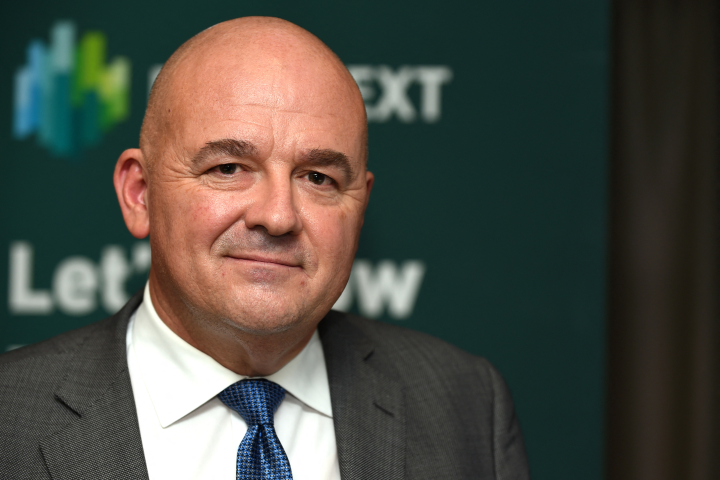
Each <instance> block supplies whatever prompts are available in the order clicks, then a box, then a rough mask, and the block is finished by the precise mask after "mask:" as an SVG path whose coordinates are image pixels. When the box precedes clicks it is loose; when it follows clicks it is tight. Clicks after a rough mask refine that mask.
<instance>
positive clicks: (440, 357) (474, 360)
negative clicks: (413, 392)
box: [321, 311, 502, 391]
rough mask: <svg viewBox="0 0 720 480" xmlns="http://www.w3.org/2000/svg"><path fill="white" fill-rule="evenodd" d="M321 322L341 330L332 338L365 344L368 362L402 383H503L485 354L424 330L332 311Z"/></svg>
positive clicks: (487, 384)
mask: <svg viewBox="0 0 720 480" xmlns="http://www.w3.org/2000/svg"><path fill="white" fill-rule="evenodd" d="M323 323H326V324H327V325H325V326H324V327H323V329H324V330H326V331H327V330H333V329H334V330H340V331H342V332H343V333H344V335H338V334H335V335H333V340H334V341H345V342H348V343H355V344H356V345H357V344H358V343H359V342H363V343H366V344H367V345H368V347H367V348H368V351H369V352H371V353H369V354H368V355H369V356H370V357H371V358H370V359H369V360H370V363H372V364H373V365H374V366H375V367H376V368H377V369H378V370H381V371H382V372H383V373H385V374H387V375H390V376H393V377H395V378H396V379H399V380H400V381H401V383H404V384H407V383H413V384H425V385H427V384H428V382H429V383H435V382H439V383H442V384H447V383H448V382H451V383H454V382H455V381H468V380H471V381H472V382H473V383H475V384H477V385H479V386H481V387H482V388H483V389H484V390H485V391H487V389H488V387H490V388H491V387H492V385H493V384H496V383H498V382H502V378H501V376H500V374H499V373H498V372H497V370H496V369H495V367H494V366H493V365H492V364H491V363H490V362H489V361H488V360H487V359H485V358H484V357H480V356H477V355H473V354H471V353H468V352H466V351H464V350H462V349H460V348H458V347H456V346H454V345H451V344H449V343H447V342H445V341H443V340H441V339H439V338H436V337H433V336H431V335H428V334H426V333H422V332H418V331H415V330H411V329H409V328H404V327H400V326H397V325H392V324H389V323H385V322H379V321H375V320H369V319H367V318H364V317H360V316H357V315H353V314H349V313H342V312H336V311H331V312H330V313H329V314H328V316H327V317H326V319H325V320H323ZM321 327H322V324H321ZM322 333H323V331H322V330H321V335H322Z"/></svg>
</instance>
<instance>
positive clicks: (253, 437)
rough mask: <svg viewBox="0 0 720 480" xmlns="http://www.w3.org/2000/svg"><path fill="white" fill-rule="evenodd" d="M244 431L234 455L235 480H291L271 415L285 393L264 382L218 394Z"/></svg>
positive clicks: (242, 383)
mask: <svg viewBox="0 0 720 480" xmlns="http://www.w3.org/2000/svg"><path fill="white" fill-rule="evenodd" d="M218 398H219V399H220V400H221V401H222V402H223V403H224V404H225V405H227V406H228V407H230V408H232V409H233V410H235V411H236V412H238V413H239V414H240V416H241V417H243V418H244V419H245V422H247V426H248V430H247V433H246V434H245V437H244V438H243V439H242V442H240V447H239V448H238V453H237V480H292V472H291V471H290V462H289V461H288V458H287V455H286V454H285V450H284V449H283V447H282V445H281V444H280V440H279V439H278V437H277V434H276V433H275V426H274V422H273V415H275V411H276V410H277V408H278V407H279V406H280V402H282V401H283V398H285V389H284V388H282V387H281V386H280V385H278V384H276V383H273V382H270V381H268V380H264V379H257V380H247V379H246V380H240V381H239V382H236V383H233V384H232V385H230V386H229V387H228V388H226V389H225V390H223V391H222V392H220V393H219V394H218Z"/></svg>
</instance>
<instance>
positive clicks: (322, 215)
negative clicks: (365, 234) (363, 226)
mask: <svg viewBox="0 0 720 480" xmlns="http://www.w3.org/2000/svg"><path fill="white" fill-rule="evenodd" d="M304 225H305V230H306V232H307V234H308V236H309V237H310V241H311V243H312V244H313V246H314V247H315V249H316V251H317V253H318V260H319V263H320V266H321V267H324V268H325V269H328V268H329V269H332V270H333V271H335V272H337V271H341V270H344V269H345V268H349V265H351V264H352V259H353V256H354V254H355V249H356V246H357V240H358V236H359V218H358V215H356V214H352V213H349V212H348V211H347V210H346V209H344V208H341V207H332V208H320V207H316V208H315V209H313V211H312V213H311V214H310V215H308V217H307V220H306V221H305V222H304Z"/></svg>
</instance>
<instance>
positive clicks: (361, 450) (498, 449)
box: [0, 293, 528, 480]
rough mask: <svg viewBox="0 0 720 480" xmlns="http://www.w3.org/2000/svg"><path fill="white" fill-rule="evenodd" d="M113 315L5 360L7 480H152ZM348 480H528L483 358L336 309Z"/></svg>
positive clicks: (0, 375) (507, 402)
mask: <svg viewBox="0 0 720 480" xmlns="http://www.w3.org/2000/svg"><path fill="white" fill-rule="evenodd" d="M141 300H142V296H141V294H140V293H139V294H138V295H135V296H134V297H133V298H132V299H131V300H130V301H129V302H128V304H127V305H126V306H125V307H124V308H123V309H122V310H121V311H120V312H118V313H117V314H116V315H114V316H112V317H110V318H109V319H106V320H103V321H102V322H99V323H95V324H93V325H90V326H87V327H84V328H81V329H79V330H75V331H72V332H68V333H65V334H63V335H60V336H58V337H56V338H53V339H51V340H48V341H46V342H42V343H39V344H36V345H31V346H29V347H25V348H22V349H20V350H16V351H13V352H10V353H7V354H4V355H2V356H0V479H3V480H5V479H7V480H21V479H28V480H30V479H32V480H40V479H48V478H52V479H55V480H60V479H67V480H85V479H87V480H105V479H108V480H110V479H113V480H114V479H133V480H139V479H147V476H148V474H147V468H146V466H145V458H144V455H143V447H142V442H141V439H140V431H139V428H138V421H137V413H136V411H135V402H134V399H133V393H132V387H131V384H130V377H129V375H128V368H127V358H126V350H125V348H126V347H125V335H126V331H127V324H128V320H129V318H130V315H131V314H132V312H133V311H134V310H135V309H136V308H137V306H138V305H139V303H140V301H141ZM318 328H319V331H320V337H321V339H322V344H323V349H324V352H325V360H326V363H327V369H328V377H329V380H330V395H331V399H332V408H333V415H334V422H335V435H336V439H337V448H338V456H339V462H340V473H341V476H342V478H343V480H351V479H358V480H361V479H362V480H379V479H388V480H390V479H393V480H401V479H433V480H438V479H503V480H509V479H525V478H528V473H527V462H526V459H525V450H524V446H523V440H522V436H521V434H520V430H519V427H518V423H517V420H516V418H515V414H514V411H513V406H512V401H511V399H510V396H509V394H508V391H507V388H506V387H505V384H504V382H503V380H502V379H501V378H500V375H499V374H498V373H497V371H496V370H495V369H494V368H493V367H492V366H491V365H490V364H489V363H488V362H487V361H486V360H484V359H482V358H478V357H475V356H472V355H470V354H468V353H465V352H463V351H461V350H459V349H457V348H454V347H452V346H450V345H448V344H446V343H444V342H441V341H440V340H436V339H433V338H432V337H429V336H427V335H424V334H420V333H417V332H412V331H409V330H405V329H401V328H398V327H393V326H391V325H387V324H383V323H379V322H373V321H370V320H366V319H363V318H359V317H356V316H353V315H347V314H343V313H339V312H334V311H333V312H330V313H329V314H328V315H327V316H326V317H325V319H324V320H323V321H322V322H321V323H320V325H319V327H318Z"/></svg>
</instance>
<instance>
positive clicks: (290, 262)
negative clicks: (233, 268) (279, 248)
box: [228, 255, 300, 268]
mask: <svg viewBox="0 0 720 480" xmlns="http://www.w3.org/2000/svg"><path fill="white" fill-rule="evenodd" d="M228 257H229V258H232V259H235V260H244V261H247V262H255V263H258V264H263V263H264V264H268V265H279V266H283V267H296V268H299V267H300V264H299V262H297V261H296V260H294V259H287V258H278V257H272V256H266V255H228Z"/></svg>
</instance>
